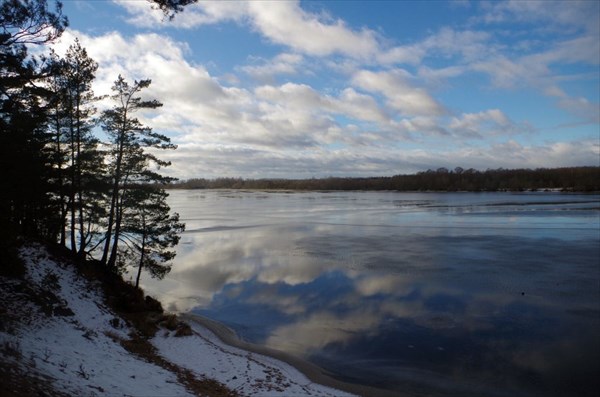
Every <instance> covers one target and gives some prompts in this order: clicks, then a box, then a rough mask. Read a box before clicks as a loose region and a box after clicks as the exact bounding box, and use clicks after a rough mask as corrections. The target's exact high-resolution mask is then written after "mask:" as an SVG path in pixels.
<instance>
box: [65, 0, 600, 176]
mask: <svg viewBox="0 0 600 397" xmlns="http://www.w3.org/2000/svg"><path fill="white" fill-rule="evenodd" d="M63 3H64V13H65V14H66V15H67V16H68V17H69V20H70V27H69V28H68V29H67V31H66V32H65V33H64V34H63V36H62V38H61V39H60V41H59V42H57V43H55V45H54V47H55V49H56V51H57V52H58V53H61V52H64V50H65V49H66V47H67V46H68V45H69V44H70V43H72V42H73V40H74V38H75V37H78V38H79V40H80V41H81V43H82V45H83V46H84V47H86V48H87V50H88V53H89V54H90V56H91V57H92V58H94V59H95V60H96V61H97V62H98V63H99V69H98V72H97V80H96V82H95V84H94V90H95V92H96V94H98V95H104V94H109V93H110V87H111V86H112V82H114V80H115V79H116V78H117V76H118V75H119V74H121V75H123V77H125V78H126V79H129V80H134V79H137V80H140V79H147V78H149V79H151V80H152V85H151V87H150V88H149V89H147V90H146V91H145V93H144V96H145V97H147V98H155V99H158V100H160V101H161V102H162V103H163V104H164V106H163V107H162V108H160V109H158V110H153V111H152V112H147V113H140V114H138V115H137V116H138V117H139V118H140V120H142V121H143V122H144V123H146V124H147V125H148V126H150V127H152V128H153V129H154V130H155V131H157V132H161V133H163V134H165V135H167V136H169V137H170V138H171V140H172V142H173V143H175V144H176V145H178V149H177V150H174V151H168V152H161V154H160V156H161V157H162V158H164V159H166V160H170V161H171V162H172V165H171V167H169V168H167V169H165V170H163V171H164V173H166V174H168V175H171V176H175V177H178V178H182V179H188V178H216V177H241V178H313V177H316V178H319V177H329V176H354V177H360V176H391V175H397V174H407V173H414V172H419V171H425V170H427V169H437V168H439V167H446V168H448V169H454V168H455V167H462V168H465V169H467V168H476V169H479V170H485V169H488V168H500V167H502V168H539V167H564V166H580V165H595V166H598V165H600V108H599V102H600V98H599V97H600V71H599V67H600V26H599V25H600V22H599V21H600V2H598V1H526V0H517V1H489V2H488V1H468V0H464V1H462V0H454V1H434V0H430V1H400V0H398V1H393V0H388V1H377V0H375V1H247V2H237V1H217V2H212V1H200V2H198V3H197V4H194V5H191V6H188V7H186V8H185V11H183V12H182V13H180V14H177V15H176V16H175V18H174V19H173V20H169V19H168V18H164V16H163V14H162V13H161V12H160V11H157V10H155V9H153V7H152V5H151V3H149V2H147V1H145V0H97V1H77V0H64V1H63ZM104 106H109V105H108V104H107V103H106V101H104V102H102V103H100V104H99V107H100V108H101V109H102V108H103V107H104Z"/></svg>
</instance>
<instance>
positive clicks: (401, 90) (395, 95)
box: [352, 69, 446, 116]
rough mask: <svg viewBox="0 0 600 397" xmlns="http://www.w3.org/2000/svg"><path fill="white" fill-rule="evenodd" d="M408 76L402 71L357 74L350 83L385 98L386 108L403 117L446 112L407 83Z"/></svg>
mask: <svg viewBox="0 0 600 397" xmlns="http://www.w3.org/2000/svg"><path fill="white" fill-rule="evenodd" d="M409 78H410V74H409V73H408V72H406V71H405V70H402V69H396V70H391V71H382V72H372V71H368V70H361V71H359V72H357V73H356V74H355V75H354V76H353V78H352V82H353V84H355V85H356V86H357V87H360V88H361V89H363V90H366V91H369V92H374V93H380V94H382V95H383V96H385V98H386V100H387V104H388V106H390V108H392V109H394V110H396V111H398V112H399V113H400V114H401V115H404V116H419V115H425V116H438V115H442V114H444V113H445V112H446V110H445V109H444V107H443V106H442V105H441V104H440V103H438V102H437V101H436V100H435V99H434V98H433V97H431V96H430V95H429V93H427V91H425V90H424V89H423V88H417V87H413V86H411V85H410V84H409V83H408V79H409Z"/></svg>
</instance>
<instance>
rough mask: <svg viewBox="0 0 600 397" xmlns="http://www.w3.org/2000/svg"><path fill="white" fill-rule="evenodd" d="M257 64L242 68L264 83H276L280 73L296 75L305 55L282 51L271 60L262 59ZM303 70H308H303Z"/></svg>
mask: <svg viewBox="0 0 600 397" xmlns="http://www.w3.org/2000/svg"><path fill="white" fill-rule="evenodd" d="M260 61H261V62H260V63H259V64H258V65H256V64H253V65H246V66H243V67H241V68H240V69H241V70H242V71H243V72H245V73H247V74H249V75H250V76H252V77H254V78H255V79H256V80H258V81H260V82H262V83H274V81H275V77H276V76H277V75H280V74H287V75H295V74H298V73H300V72H301V71H300V67H301V66H302V64H303V61H304V57H302V55H299V54H292V53H282V54H279V55H277V56H275V57H273V58H272V59H270V60H264V59H261V60H260ZM302 72H306V71H305V70H303V71H302Z"/></svg>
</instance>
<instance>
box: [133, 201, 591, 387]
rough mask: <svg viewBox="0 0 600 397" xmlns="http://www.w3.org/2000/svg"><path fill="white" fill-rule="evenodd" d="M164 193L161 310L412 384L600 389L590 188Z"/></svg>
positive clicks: (351, 374)
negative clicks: (167, 256)
mask: <svg viewBox="0 0 600 397" xmlns="http://www.w3.org/2000/svg"><path fill="white" fill-rule="evenodd" d="M170 194H171V197H170V198H169V200H170V204H171V207H172V208H173V210H174V211H177V212H179V213H180V215H181V219H182V220H183V221H184V222H185V223H186V224H187V231H186V232H185V233H184V234H183V235H182V239H181V242H180V245H179V247H178V248H177V250H178V255H177V258H176V259H175V262H174V266H173V270H172V272H171V274H169V275H168V277H167V279H166V280H164V281H161V282H154V281H152V280H149V279H146V280H144V281H145V288H146V289H148V290H149V291H150V293H153V294H155V295H158V297H160V298H161V299H162V300H163V302H165V303H167V306H170V307H169V308H170V309H171V310H180V311H193V312H195V313H198V314H201V315H204V316H206V317H209V318H211V319H214V320H217V321H220V322H222V323H224V324H226V325H227V326H229V327H230V328H232V329H234V330H235V331H236V332H237V333H238V334H239V336H240V337H241V338H243V339H244V340H246V341H249V342H253V343H256V344H261V345H266V346H268V347H271V348H275V349H279V350H283V351H286V352H289V353H292V354H295V355H298V356H300V357H303V358H305V359H307V360H309V361H312V362H314V363H316V364H318V365H320V366H321V367H323V368H325V369H326V370H327V371H329V372H331V373H332V374H333V375H334V376H335V377H337V378H339V379H341V380H345V381H348V382H354V383H359V384H364V385H371V386H375V387H378V388H383V389H388V390H395V391H398V392H400V391H402V392H408V394H409V395H461V396H562V395H564V396H569V395H577V396H584V395H594V396H595V395H597V393H598V390H599V387H600V381H599V380H598V374H599V373H600V364H599V363H600V336H599V335H600V248H599V247H600V196H598V195H576V194H559V193H521V194H511V193H479V194H477V193H442V194H441V193H395V192H330V193H320V192H306V193H289V192H285V193H284V192H269V193H266V192H245V191H216V190H172V191H170Z"/></svg>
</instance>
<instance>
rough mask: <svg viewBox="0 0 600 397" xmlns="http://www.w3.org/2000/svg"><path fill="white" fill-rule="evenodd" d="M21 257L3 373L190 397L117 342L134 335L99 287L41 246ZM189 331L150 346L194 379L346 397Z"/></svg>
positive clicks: (1, 327)
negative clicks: (22, 268) (21, 275)
mask: <svg viewBox="0 0 600 397" xmlns="http://www.w3.org/2000/svg"><path fill="white" fill-rule="evenodd" d="M20 254H21V257H22V258H23V259H24V261H25V264H26V269H27V275H26V280H25V283H23V282H22V281H19V280H15V279H8V278H3V277H0V286H1V289H0V304H1V305H3V308H4V309H3V311H0V314H2V315H3V316H5V317H6V319H7V320H9V319H11V318H12V319H13V320H14V319H18V321H12V322H11V321H3V322H0V359H1V360H2V361H1V363H2V364H3V365H2V367H3V368H6V367H12V368H16V369H18V371H16V370H15V371H16V372H18V373H28V374H31V376H33V377H38V378H40V379H44V381H45V382H46V383H48V382H50V383H51V384H50V385H49V388H53V389H54V390H55V391H60V392H64V393H65V394H67V395H73V396H96V395H98V396H101V395H110V396H157V397H158V396H165V397H166V396H191V395H193V394H192V393H191V392H190V391H189V390H187V389H186V387H185V386H184V385H182V384H181V382H180V381H179V380H178V376H177V374H176V373H174V372H171V371H170V370H168V369H165V368H163V367H164V365H163V367H161V366H158V365H155V364H152V363H150V362H147V361H145V360H143V359H141V358H139V357H138V356H136V355H133V354H132V353H130V352H128V351H127V350H125V349H124V348H123V347H122V346H121V344H120V343H119V342H118V341H119V340H127V339H129V337H130V336H129V334H130V333H131V332H132V329H130V328H128V327H127V326H125V325H124V324H125V321H124V320H123V319H120V318H119V317H118V316H117V315H115V313H113V312H112V311H111V310H110V309H109V308H108V307H106V306H105V305H104V304H103V303H102V302H103V298H102V292H101V290H100V288H99V286H98V285H90V282H89V281H88V280H86V279H84V278H83V277H81V276H79V275H78V274H77V273H76V271H75V269H73V267H72V266H69V265H66V264H64V263H61V262H60V261H59V260H56V259H53V258H52V257H51V256H50V255H49V253H48V251H47V250H46V249H45V248H44V247H43V246H41V245H38V244H29V245H27V246H26V247H24V248H22V249H21V251H20ZM24 288H26V289H27V291H25V292H24ZM33 296H34V297H36V298H35V299H32V297H33ZM115 318H119V321H115ZM7 324H9V325H7ZM113 325H116V327H115V326H113ZM192 329H193V331H194V332H193V335H192V336H187V337H174V336H172V334H173V332H169V331H168V330H166V329H162V330H159V332H158V333H157V336H155V337H154V338H153V339H152V344H153V345H154V346H155V347H156V348H157V353H158V354H159V355H160V356H162V357H163V358H165V359H166V360H167V361H170V362H171V363H173V364H176V365H178V366H179V367H180V368H185V369H187V370H189V371H191V373H192V374H193V375H194V376H195V377H196V378H197V379H206V378H210V379H216V380H217V381H220V382H221V383H223V384H225V385H226V387H227V388H229V389H231V390H235V392H237V393H238V394H239V395H242V396H261V397H262V396H264V397H271V396H282V397H284V396H285V397H291V396H309V395H310V396H323V397H334V396H349V394H347V393H344V392H341V391H337V390H334V389H330V388H327V387H325V386H321V385H317V384H314V383H311V382H310V381H309V380H308V379H307V378H306V377H305V376H304V375H302V374H301V373H300V372H299V371H297V370H296V369H295V368H293V367H291V366H290V365H288V364H285V363H283V362H280V361H277V360H275V359H273V358H270V357H266V356H261V355H258V354H255V353H249V352H246V351H244V350H241V349H238V348H234V347H230V346H227V345H225V344H223V343H222V342H220V341H219V340H218V338H217V337H216V336H215V335H214V334H212V333H211V332H209V331H208V330H207V329H205V328H203V327H201V326H199V325H198V324H193V325H192Z"/></svg>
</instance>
